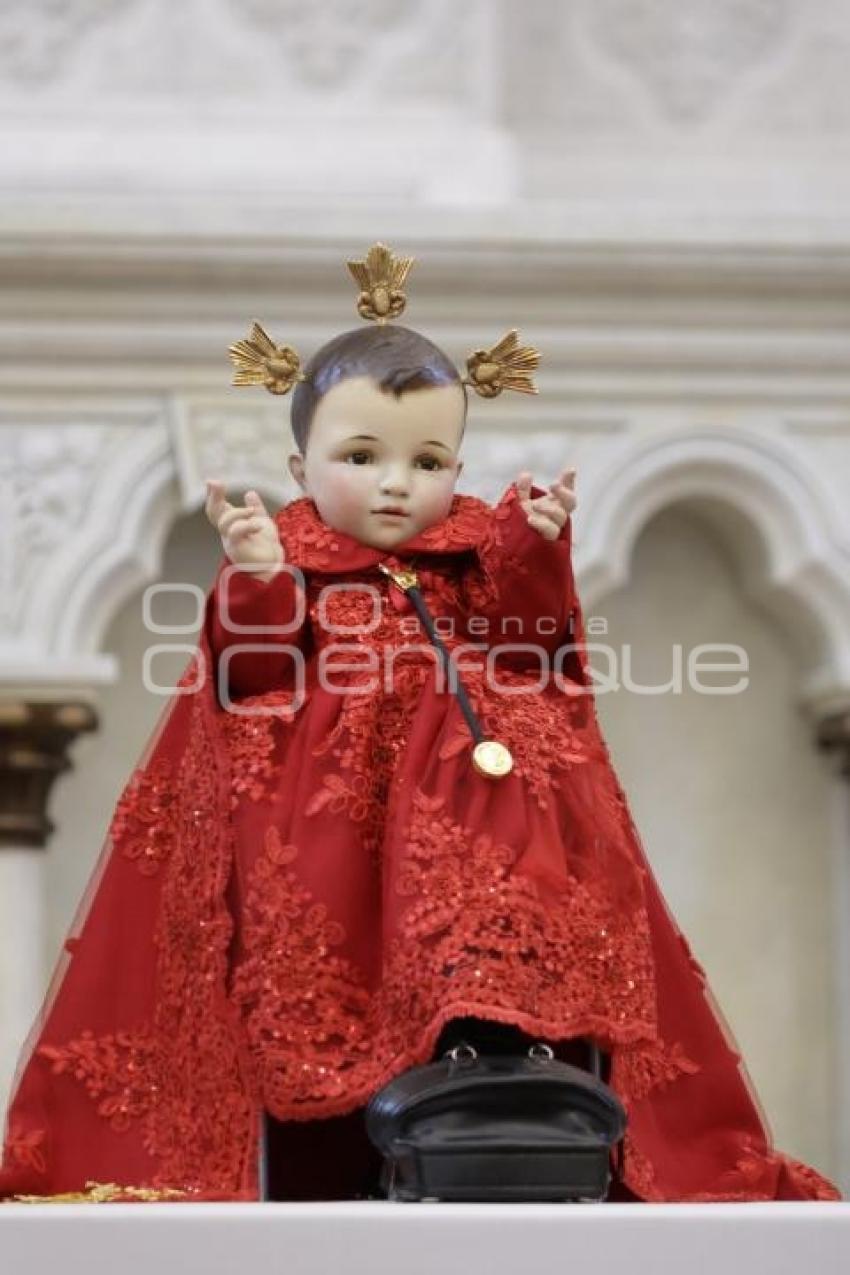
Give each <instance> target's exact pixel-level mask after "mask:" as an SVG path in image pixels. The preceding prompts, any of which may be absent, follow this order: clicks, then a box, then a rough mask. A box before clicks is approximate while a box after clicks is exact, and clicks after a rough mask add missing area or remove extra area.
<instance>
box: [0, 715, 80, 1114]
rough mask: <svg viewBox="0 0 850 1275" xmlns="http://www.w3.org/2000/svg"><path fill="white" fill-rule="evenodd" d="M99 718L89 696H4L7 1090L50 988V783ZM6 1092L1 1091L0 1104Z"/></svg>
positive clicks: (1, 855)
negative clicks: (77, 699) (47, 699)
mask: <svg viewBox="0 0 850 1275" xmlns="http://www.w3.org/2000/svg"><path fill="white" fill-rule="evenodd" d="M97 724H98V719H97V714H96V713H95V711H94V709H93V708H92V707H91V706H90V705H89V704H86V703H35V702H26V701H24V700H18V699H15V700H13V699H7V700H0V1090H4V1089H5V1086H6V1083H7V1081H8V1080H9V1079H11V1077H12V1074H13V1071H14V1067H15V1063H16V1061H17V1057H18V1054H19V1053H20V1050H21V1047H22V1045H23V1044H24V1041H25V1038H26V1036H27V1033H28V1032H29V1029H30V1026H31V1025H32V1022H33V1019H34V1017H35V1015H36V1013H37V1011H38V1008H39V1006H40V1005H41V1002H42V1000H43V997H44V994H45V992H46V990H47V976H48V970H47V969H46V967H45V947H46V943H45V934H46V915H45V913H46V891H45V887H44V854H43V851H44V847H45V845H46V844H47V839H48V837H49V836H50V834H51V832H52V831H53V824H52V823H51V821H50V819H49V818H48V815H47V802H48V797H49V794H50V789H51V787H52V785H53V781H54V779H55V778H56V776H57V775H58V774H60V773H61V772H62V771H63V770H67V769H68V768H69V767H70V765H71V763H70V761H69V759H68V756H67V752H68V748H69V746H70V745H71V744H72V743H73V741H74V740H75V739H76V737H77V735H78V734H79V733H80V732H82V731H88V730H94V729H95V727H96V726H97ZM5 1099H6V1094H5V1093H4V1092H0V1107H2V1106H4V1105H5Z"/></svg>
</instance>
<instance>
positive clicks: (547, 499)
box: [516, 469, 576, 540]
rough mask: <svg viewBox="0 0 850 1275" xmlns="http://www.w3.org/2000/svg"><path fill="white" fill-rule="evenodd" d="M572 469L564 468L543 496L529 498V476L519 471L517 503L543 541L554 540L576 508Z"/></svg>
mask: <svg viewBox="0 0 850 1275" xmlns="http://www.w3.org/2000/svg"><path fill="white" fill-rule="evenodd" d="M575 481H576V471H575V470H574V469H564V470H562V471H561V473H560V474H559V475H558V477H557V478H556V479H555V481H554V482H553V483H552V485H551V486H550V487H549V489H548V491H547V493H546V495H545V496H535V497H533V498H532V495H531V487H532V478H531V474H530V473H529V472H528V471H527V470H523V472H522V473H521V474H520V476H519V478H517V480H516V491H517V496H518V498H519V503H520V505H521V506H522V508H523V510H524V512H525V515H526V517H527V519H528V525H529V527H532V528H533V529H534V531H536V532H538V533H539V534H540V535H541V536H543V537H544V538H545V539H546V540H557V539H558V536H559V535H560V534H561V529H562V527H563V526H564V523H565V522H566V521H567V519H568V518H569V516H570V514H571V513H572V512H573V510H574V509H575V507H576V496H575Z"/></svg>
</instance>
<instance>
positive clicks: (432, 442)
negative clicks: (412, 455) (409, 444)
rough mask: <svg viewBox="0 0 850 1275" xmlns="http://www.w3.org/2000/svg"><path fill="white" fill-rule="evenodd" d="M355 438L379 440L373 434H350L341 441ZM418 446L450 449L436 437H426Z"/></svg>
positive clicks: (368, 441)
mask: <svg viewBox="0 0 850 1275" xmlns="http://www.w3.org/2000/svg"><path fill="white" fill-rule="evenodd" d="M355 440H358V441H360V440H362V441H365V442H367V443H379V442H380V441H381V440H380V439H379V438H376V437H375V435H374V434H351V435H350V437H348V438H345V439H343V442H345V443H353V442H355ZM420 446H422V447H442V449H443V451H446V452H450V451H451V450H452V449H451V448H450V447H447V446H446V444H445V443H441V442H440V441H439V440H438V439H436V438H428V439H426V440H425V442H424V443H421V444H420Z"/></svg>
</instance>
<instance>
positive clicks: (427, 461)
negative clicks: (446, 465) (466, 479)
mask: <svg viewBox="0 0 850 1275" xmlns="http://www.w3.org/2000/svg"><path fill="white" fill-rule="evenodd" d="M419 459H420V461H421V462H422V463H423V464H424V466H425V468H426V469H431V470H434V469H442V466H441V464H440V462H439V461H438V460H437V458H436V456H420V457H419Z"/></svg>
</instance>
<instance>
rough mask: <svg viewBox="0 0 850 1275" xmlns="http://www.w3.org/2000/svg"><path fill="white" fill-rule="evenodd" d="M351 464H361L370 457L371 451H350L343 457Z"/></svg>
mask: <svg viewBox="0 0 850 1275" xmlns="http://www.w3.org/2000/svg"><path fill="white" fill-rule="evenodd" d="M345 459H346V460H347V461H348V462H349V463H350V464H352V465H362V464H364V463H365V461H369V460H371V459H372V454H371V452H350V453H349V455H348V456H346V458H345Z"/></svg>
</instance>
